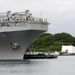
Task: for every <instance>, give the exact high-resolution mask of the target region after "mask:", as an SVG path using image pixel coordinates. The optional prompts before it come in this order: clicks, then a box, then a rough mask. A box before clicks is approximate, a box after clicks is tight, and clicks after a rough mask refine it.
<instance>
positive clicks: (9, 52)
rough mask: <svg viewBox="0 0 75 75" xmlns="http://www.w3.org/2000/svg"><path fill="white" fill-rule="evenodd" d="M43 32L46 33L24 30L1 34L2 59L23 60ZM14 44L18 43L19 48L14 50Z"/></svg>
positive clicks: (0, 53)
mask: <svg viewBox="0 0 75 75" xmlns="http://www.w3.org/2000/svg"><path fill="white" fill-rule="evenodd" d="M43 32H45V31H43V30H42V31H41V30H22V31H11V32H0V59H1V60H4V59H11V60H12V59H13V60H14V59H23V56H24V53H25V52H26V50H27V48H28V47H29V46H30V44H31V43H32V42H33V41H34V39H36V38H37V37H38V36H39V35H40V34H42V33H43ZM12 43H17V44H18V46H17V47H15V48H14V47H13V44H12Z"/></svg>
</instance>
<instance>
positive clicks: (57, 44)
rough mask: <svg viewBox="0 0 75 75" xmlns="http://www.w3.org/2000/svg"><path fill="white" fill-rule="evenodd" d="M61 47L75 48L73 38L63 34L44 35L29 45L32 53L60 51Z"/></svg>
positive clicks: (74, 39) (74, 38)
mask: <svg viewBox="0 0 75 75" xmlns="http://www.w3.org/2000/svg"><path fill="white" fill-rule="evenodd" d="M62 45H74V46H75V37H73V36H71V35H70V34H68V33H64V32H63V33H57V34H54V35H53V34H50V33H44V34H42V35H41V36H40V37H38V38H37V39H36V40H35V41H34V42H33V43H32V44H31V46H30V49H31V50H34V51H60V50H61V47H62Z"/></svg>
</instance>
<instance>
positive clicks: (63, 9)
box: [0, 0, 75, 37]
mask: <svg viewBox="0 0 75 75" xmlns="http://www.w3.org/2000/svg"><path fill="white" fill-rule="evenodd" d="M9 10H10V11H12V12H21V11H25V10H30V12H31V13H32V14H33V16H34V17H41V18H47V20H48V21H49V23H51V24H50V25H49V26H48V31H47V32H48V33H51V34H57V33H62V32H66V33H69V34H71V35H72V36H74V37H75V0H0V13H1V12H7V11H9Z"/></svg>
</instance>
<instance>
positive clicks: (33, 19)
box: [0, 17, 47, 22]
mask: <svg viewBox="0 0 75 75" xmlns="http://www.w3.org/2000/svg"><path fill="white" fill-rule="evenodd" d="M6 21H8V22H10V21H33V22H35V21H36V22H40V21H41V22H47V19H43V18H34V17H33V18H28V20H27V19H26V18H16V17H15V18H8V17H4V18H0V22H6Z"/></svg>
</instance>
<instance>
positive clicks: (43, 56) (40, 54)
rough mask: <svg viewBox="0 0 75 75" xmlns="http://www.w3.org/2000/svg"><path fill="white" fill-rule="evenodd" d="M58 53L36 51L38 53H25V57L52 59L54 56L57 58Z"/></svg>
mask: <svg viewBox="0 0 75 75" xmlns="http://www.w3.org/2000/svg"><path fill="white" fill-rule="evenodd" d="M57 57H58V55H56V54H48V55H45V54H44V53H42V52H41V53H38V54H37V53H36V54H30V53H29V54H28V53H26V54H24V59H52V58H57Z"/></svg>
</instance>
